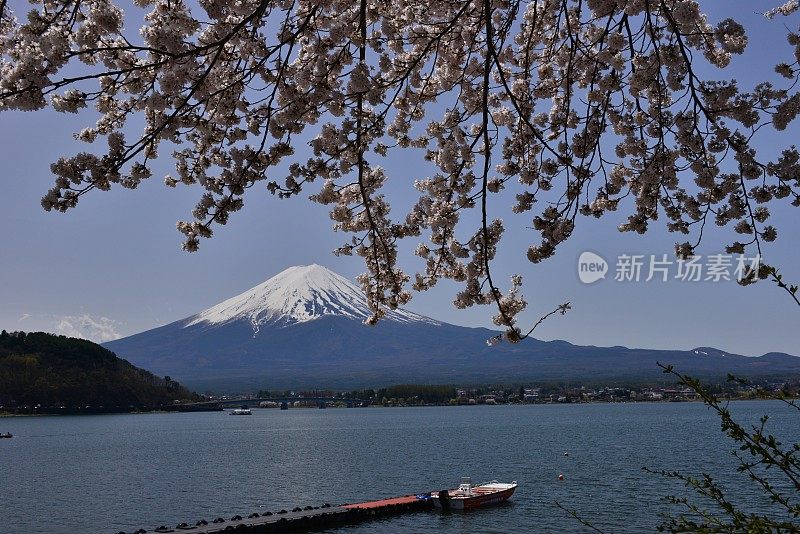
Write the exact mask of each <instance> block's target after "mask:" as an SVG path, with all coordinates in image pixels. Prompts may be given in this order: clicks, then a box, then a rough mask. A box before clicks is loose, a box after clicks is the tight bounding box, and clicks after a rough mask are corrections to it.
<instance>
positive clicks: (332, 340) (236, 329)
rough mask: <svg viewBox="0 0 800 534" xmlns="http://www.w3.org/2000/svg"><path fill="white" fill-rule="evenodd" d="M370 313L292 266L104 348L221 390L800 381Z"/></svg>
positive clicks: (789, 369) (721, 361) (687, 355)
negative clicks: (508, 339)
mask: <svg viewBox="0 0 800 534" xmlns="http://www.w3.org/2000/svg"><path fill="white" fill-rule="evenodd" d="M370 314H371V312H370V310H369V307H368V306H367V301H366V298H365V297H364V295H363V293H362V292H361V289H360V288H358V286H356V285H355V284H354V283H353V282H351V281H349V280H347V279H346V278H344V277H342V276H339V275H338V274H336V273H334V272H332V271H330V270H329V269H326V268H325V267H321V266H319V265H308V266H298V267H290V268H288V269H286V270H285V271H283V272H281V273H279V274H277V275H275V276H273V277H272V278H270V279H269V280H267V281H266V282H264V283H262V284H259V285H257V286H255V287H253V288H251V289H248V290H247V291H245V292H244V293H241V294H240V295H237V296H235V297H232V298H230V299H227V300H225V301H223V302H220V303H219V304H217V305H215V306H211V307H210V308H207V309H205V310H203V311H201V312H200V313H197V314H195V315H192V316H190V317H187V318H185V319H181V320H179V321H175V322H174V323H171V324H168V325H165V326H161V327H158V328H154V329H152V330H148V331H146V332H142V333H139V334H135V335H133V336H129V337H126V338H123V339H118V340H116V341H111V342H109V343H105V344H104V346H105V347H106V348H108V349H110V350H112V351H114V352H115V353H117V355H119V356H121V357H123V358H126V359H127V360H128V361H130V362H131V363H133V364H134V365H136V366H138V367H143V368H145V369H147V370H149V371H152V372H154V373H156V374H159V375H169V376H171V377H172V378H176V379H177V380H179V381H180V382H183V383H184V384H186V385H188V386H190V387H193V388H196V389H201V390H212V391H221V392H225V391H227V392H237V391H253V390H258V389H261V388H266V389H270V388H279V389H287V388H300V387H321V388H350V387H375V386H384V385H389V384H400V383H438V384H453V383H461V384H488V383H495V384H497V383H520V382H548V381H562V380H573V381H582V382H586V383H590V382H591V383H601V384H605V385H608V384H613V383H620V382H624V381H637V382H639V383H641V382H642V381H649V382H657V381H663V380H665V379H664V375H663V374H662V373H661V369H660V368H659V367H658V366H657V365H656V362H657V361H658V362H662V363H670V364H673V365H674V366H675V368H676V369H678V370H680V371H681V372H685V373H687V374H690V375H693V376H696V377H704V378H706V377H707V378H716V379H723V380H724V378H725V376H726V374H727V373H729V372H730V373H734V374H736V375H738V376H746V377H750V378H754V377H759V376H776V377H783V378H785V377H787V376H800V358H797V357H794V356H790V355H788V354H782V353H769V354H765V355H764V356H760V357H756V358H749V357H745V356H739V355H737V354H731V353H729V352H722V351H720V350H717V349H713V348H705V347H703V348H698V349H695V350H687V351H681V350H650V349H629V348H626V347H591V346H589V347H581V346H577V345H572V344H570V343H567V342H565V341H539V340H536V339H527V340H525V341H524V342H522V343H518V344H515V345H510V344H508V343H501V344H499V345H496V346H493V347H489V346H487V344H486V340H487V339H489V338H490V337H493V336H495V335H497V332H496V331H494V330H489V329H486V328H466V327H463V326H456V325H452V324H448V323H444V322H439V321H436V320H434V319H430V318H428V317H425V316H423V315H418V314H416V313H412V312H410V311H407V310H402V309H399V310H387V314H386V317H384V318H383V319H382V320H381V321H379V322H378V324H377V325H376V326H366V325H364V324H363V322H364V319H365V318H367V317H369V315H370ZM622 334H623V333H622V332H621V335H622Z"/></svg>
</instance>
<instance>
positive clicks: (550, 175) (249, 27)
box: [0, 0, 800, 341]
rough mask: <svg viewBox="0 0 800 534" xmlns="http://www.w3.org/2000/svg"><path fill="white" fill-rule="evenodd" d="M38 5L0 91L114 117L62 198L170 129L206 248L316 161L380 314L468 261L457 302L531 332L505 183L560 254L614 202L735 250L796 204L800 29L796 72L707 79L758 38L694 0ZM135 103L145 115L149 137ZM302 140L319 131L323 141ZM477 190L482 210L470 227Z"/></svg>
mask: <svg viewBox="0 0 800 534" xmlns="http://www.w3.org/2000/svg"><path fill="white" fill-rule="evenodd" d="M33 3H34V5H35V7H34V8H33V9H32V10H31V11H30V12H29V13H28V14H27V16H26V17H24V19H23V18H17V17H16V16H15V15H14V14H13V13H12V11H11V7H10V6H7V5H6V2H5V1H3V2H2V4H0V111H2V110H10V109H16V110H36V109H41V108H45V107H47V106H52V108H53V109H55V110H56V111H59V112H67V113H76V112H78V111H79V110H81V109H82V108H85V107H87V106H93V107H94V109H95V110H96V111H97V113H98V114H99V118H98V120H97V121H96V123H95V124H93V125H90V126H88V127H87V128H85V129H84V130H82V131H81V132H79V133H77V134H76V137H77V138H78V139H80V140H82V141H85V142H87V143H96V142H98V141H99V139H100V138H105V143H106V144H107V148H100V149H96V150H94V151H92V152H91V153H89V152H84V153H79V154H77V155H75V156H70V157H64V158H61V159H60V160H59V161H57V162H56V163H54V164H53V166H52V170H53V173H54V174H55V175H56V183H55V186H54V187H53V189H51V190H50V191H49V192H48V193H47V195H46V196H45V197H44V198H43V200H42V205H43V206H44V208H45V209H47V210H59V211H65V210H67V209H68V208H71V207H73V206H75V205H76V203H77V201H78V199H79V197H80V196H82V195H83V194H85V193H87V192H88V191H90V190H93V189H101V190H107V189H109V188H111V187H112V186H117V185H119V186H122V187H126V188H135V187H136V186H137V185H138V184H139V183H140V182H141V181H142V180H144V179H147V178H149V177H150V176H151V170H150V164H151V162H152V161H153V160H154V159H155V158H157V157H158V155H159V149H160V148H163V147H164V146H165V144H166V146H168V147H171V148H172V149H173V153H172V156H173V158H174V160H175V172H174V174H171V175H169V176H166V177H165V183H166V184H167V185H168V186H170V187H175V186H178V185H196V186H199V188H201V189H202V190H203V194H202V196H201V198H200V201H199V202H198V204H197V207H196V208H195V210H194V212H193V220H192V221H188V222H180V223H178V229H179V230H180V231H181V232H182V233H183V234H184V235H185V237H186V241H185V245H184V246H185V248H186V249H187V250H189V251H192V250H196V249H197V247H198V244H199V240H200V238H207V237H210V236H211V235H212V230H213V226H214V224H225V223H226V222H227V221H228V218H229V216H230V215H231V213H233V212H235V211H237V210H239V209H241V208H242V207H243V203H244V195H245V191H246V190H248V189H249V188H251V187H252V186H254V185H256V184H263V185H264V186H266V188H267V189H268V190H269V191H270V192H271V193H273V194H275V195H278V196H280V197H282V198H286V197H291V196H296V195H298V194H300V193H301V192H304V191H307V187H308V186H309V184H310V183H311V182H316V183H317V184H318V185H317V186H316V187H315V188H314V189H312V190H311V191H310V193H311V198H312V199H313V200H314V201H316V202H319V203H322V204H325V205H328V206H330V214H331V219H332V220H333V222H334V228H335V229H336V230H339V231H343V232H347V233H350V234H352V239H351V240H349V241H348V242H347V244H345V245H343V246H342V247H340V248H339V249H338V250H337V251H336V252H337V253H339V254H353V253H355V254H357V255H358V256H361V257H363V258H364V261H365V264H366V266H367V272H366V273H365V274H364V275H363V276H362V277H361V279H360V281H361V283H362V285H363V287H364V290H365V292H366V294H367V296H368V299H369V303H370V305H371V307H372V308H373V310H374V312H375V313H374V316H373V317H372V318H371V319H370V320H369V321H368V322H370V323H374V322H375V321H377V320H378V319H379V318H380V316H381V315H382V313H383V311H382V309H384V308H386V307H388V308H395V307H397V306H400V305H402V304H404V303H406V302H407V301H408V300H409V299H410V297H411V295H410V293H409V291H408V289H409V284H411V287H413V289H416V290H425V289H428V288H430V287H432V286H433V285H434V284H436V282H437V280H439V279H440V278H442V277H444V278H449V279H453V280H456V281H459V282H461V283H463V290H462V291H460V292H459V293H458V295H457V297H456V301H455V304H456V306H458V307H468V306H472V305H475V304H490V303H493V304H494V305H496V306H497V309H498V314H497V316H496V317H495V319H494V320H495V323H496V324H498V325H500V326H504V327H505V328H506V329H507V338H508V339H509V340H511V341H516V340H518V339H521V338H523V337H524V336H525V335H526V334H523V333H522V331H521V330H520V328H519V327H518V326H517V324H516V316H517V315H518V314H519V313H520V312H521V311H522V310H523V309H525V307H526V302H525V300H524V299H523V297H522V296H521V294H520V284H521V279H519V277H514V279H513V280H512V284H511V288H510V290H508V291H505V292H503V291H501V289H500V288H499V285H498V284H497V283H496V281H495V280H493V279H492V275H491V269H490V266H491V262H492V260H493V258H494V257H495V255H496V252H497V247H498V244H499V241H500V239H501V236H502V234H503V230H504V224H506V223H504V222H503V221H501V220H499V219H496V218H495V217H493V216H492V207H493V206H495V205H497V203H498V202H512V203H513V208H514V211H515V212H516V213H519V214H527V215H524V216H525V217H527V218H528V221H529V222H526V226H530V227H532V228H533V230H534V231H535V232H536V233H537V234H538V235H539V239H538V240H537V242H535V243H534V244H532V245H531V246H530V247H529V249H528V250H527V257H528V259H529V260H530V261H532V262H539V261H542V260H544V259H546V258H548V257H550V256H552V255H553V254H554V252H555V251H556V249H557V247H558V245H559V244H561V243H562V242H564V241H565V240H566V239H567V238H569V237H570V235H571V234H572V233H573V231H574V228H575V225H576V220H577V217H578V215H582V216H592V217H600V216H602V215H603V214H604V213H606V212H608V211H615V210H617V209H620V208H625V209H629V210H630V214H629V216H628V219H627V222H626V223H625V224H623V225H621V227H620V230H621V231H633V232H638V233H644V232H645V231H646V230H647V229H648V227H649V225H650V223H651V222H652V221H655V220H657V219H658V218H659V217H662V216H663V217H665V218H666V219H667V226H668V228H669V229H670V230H671V231H674V232H678V233H682V234H689V235H692V234H693V235H694V236H695V238H696V239H698V240H699V236H700V235H701V234H702V228H703V227H704V226H705V223H706V222H707V220H709V219H711V220H713V221H714V223H716V224H717V225H720V226H724V225H732V227H733V228H734V229H735V231H736V232H738V233H739V234H741V235H742V236H743V237H742V238H741V241H736V242H734V243H732V244H730V246H729V247H728V252H729V253H743V252H744V250H745V248H748V247H750V248H752V247H755V248H757V249H758V252H759V253H760V247H761V243H762V241H772V240H774V239H775V238H776V236H777V231H776V229H775V228H774V227H773V226H771V225H770V224H768V219H769V216H770V212H769V208H768V204H769V203H771V202H774V201H778V200H785V201H788V202H791V203H792V204H793V205H795V206H798V205H800V194H799V193H798V189H799V188H800V154H798V151H797V149H796V148H795V147H793V146H790V147H786V148H785V150H784V151H783V153H782V154H781V156H780V157H779V158H778V159H777V160H776V161H764V160H763V159H762V158H761V157H759V154H758V153H757V152H756V150H755V148H754V147H753V144H752V142H751V141H752V138H753V136H754V134H755V133H756V132H757V131H758V130H760V129H762V128H774V129H776V130H784V129H785V128H786V127H787V126H788V125H789V123H790V122H791V121H792V120H794V119H795V118H796V117H797V115H798V113H800V94H799V93H798V92H797V91H796V90H794V89H792V88H791V87H792V86H793V85H792V84H793V83H795V82H796V81H797V79H798V74H799V73H800V69H799V68H798V65H799V63H798V62H799V61H800V34H798V33H793V32H792V33H790V34H789V35H788V42H789V45H790V46H791V49H792V50H791V54H790V55H788V56H787V57H786V58H785V60H784V61H782V62H780V63H778V64H777V65H776V67H775V70H776V73H777V74H778V75H780V77H782V78H785V79H788V82H787V83H788V84H789V88H788V89H784V88H780V87H778V86H777V85H775V84H774V83H772V82H766V81H765V82H763V83H761V84H759V85H757V86H756V87H754V88H752V89H748V90H744V89H741V88H740V87H739V86H738V84H737V83H736V82H735V81H733V80H732V79H723V80H704V79H700V77H699V76H698V75H697V74H696V65H697V64H698V62H705V63H706V64H710V65H712V66H714V67H717V68H719V69H725V68H726V67H728V65H729V63H730V59H731V56H732V55H733V54H741V53H742V52H744V50H745V48H746V46H747V43H748V38H747V34H746V32H745V29H744V28H743V27H742V25H741V24H739V23H738V22H736V21H735V20H732V19H726V20H723V21H721V22H719V23H717V24H713V23H712V22H710V21H709V19H708V17H707V16H706V15H705V14H704V13H703V12H702V9H701V6H700V4H699V2H698V1H696V0H659V1H653V0H650V1H648V0H585V1H583V0H539V1H536V2H522V1H520V0H426V1H424V2H419V1H416V0H394V1H391V2H383V1H379V0H359V1H358V2H352V1H343V0H325V1H320V0H199V1H198V2H197V4H194V3H192V4H188V3H185V2H183V1H181V0H136V5H137V6H138V7H137V9H141V10H143V11H144V12H145V14H144V16H143V18H142V20H143V24H142V26H141V28H139V31H138V35H137V34H136V33H135V32H133V33H132V32H129V31H126V29H125V28H124V24H123V23H124V21H125V15H124V14H123V12H122V10H121V9H120V7H119V6H117V5H115V4H114V3H113V2H112V0H41V1H38V2H37V1H34V2H33ZM795 10H797V2H787V3H786V4H784V5H783V6H780V7H778V8H776V9H775V10H773V11H770V12H768V13H767V15H768V16H774V15H775V14H781V15H788V14H790V13H792V12H793V11H795ZM134 117H136V118H143V120H144V129H143V130H142V131H141V133H140V134H136V135H134V136H131V133H132V131H133V130H134V128H133V127H132V126H131V125H130V124H129V123H131V122H134V121H131V119H132V118H134ZM137 124H138V122H137ZM298 138H302V139H311V141H310V148H311V152H312V156H311V157H310V158H308V159H306V160H305V161H303V160H300V159H299V158H295V157H294V156H295V146H296V144H297V142H298V141H297V139H298ZM404 149H410V150H408V152H409V154H411V153H419V152H420V151H421V152H422V153H424V154H425V159H426V160H427V161H428V162H429V163H430V167H429V168H432V169H433V171H432V172H430V173H429V174H428V175H426V176H411V178H413V179H415V182H414V184H415V186H416V188H417V190H418V192H419V198H418V200H417V202H416V203H415V205H414V206H413V208H412V209H411V210H410V211H409V212H408V213H406V214H401V215H400V216H399V217H396V218H393V217H392V215H391V214H390V202H389V199H387V198H386V197H385V195H384V193H383V191H384V189H383V187H384V185H385V184H386V182H387V181H388V180H390V179H393V178H392V177H390V176H388V175H387V174H386V172H385V171H384V170H383V169H382V168H381V166H380V159H381V158H383V157H384V156H385V155H386V154H387V153H388V152H389V151H392V152H395V151H402V150H404ZM404 178H406V177H402V178H400V179H404ZM319 184H321V185H319ZM467 210H476V211H477V212H479V215H480V216H479V220H480V221H481V222H480V223H479V224H478V225H477V227H473V228H464V226H466V224H467V223H464V222H462V221H461V219H462V215H463V214H465V213H466V211H467ZM473 219H475V218H473ZM408 238H415V239H416V240H417V241H418V243H417V248H416V254H417V255H418V256H419V257H420V258H422V260H423V261H424V264H425V267H424V269H423V270H422V271H421V272H419V273H417V274H416V275H414V276H413V282H412V277H411V276H409V275H407V274H405V273H404V272H403V271H402V270H401V269H399V268H398V266H397V255H398V245H399V243H400V242H401V241H402V240H404V239H408ZM697 242H699V241H695V242H694V243H691V242H689V241H685V242H683V243H681V244H679V245H678V246H677V247H676V251H677V253H678V254H679V255H681V256H689V255H691V254H692V252H693V250H694V248H695V247H696V246H697ZM566 309H568V305H566V304H565V305H562V306H561V307H559V309H558V310H557V311H561V312H562V313H563V312H564V311H566ZM537 324H538V323H537Z"/></svg>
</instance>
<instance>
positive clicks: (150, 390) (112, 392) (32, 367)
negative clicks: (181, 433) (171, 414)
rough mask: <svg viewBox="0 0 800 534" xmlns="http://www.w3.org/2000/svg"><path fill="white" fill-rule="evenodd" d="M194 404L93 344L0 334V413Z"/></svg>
mask: <svg viewBox="0 0 800 534" xmlns="http://www.w3.org/2000/svg"><path fill="white" fill-rule="evenodd" d="M198 399H199V396H198V395H196V394H195V393H192V392H191V391H189V390H187V389H186V388H184V387H183V386H181V385H180V384H178V383H177V382H175V381H173V380H170V378H169V377H165V378H160V377H158V376H156V375H154V374H152V373H150V372H149V371H145V370H143V369H139V368H138V367H135V366H133V365H132V364H130V363H129V362H128V361H127V360H123V359H120V358H117V356H116V355H115V354H114V353H113V352H111V351H109V350H107V349H104V348H103V347H101V346H100V345H97V344H96V343H92V342H91V341H87V340H85V339H77V338H69V337H65V336H56V335H53V334H46V333H44V332H35V333H29V334H26V333H25V332H13V333H8V332H6V331H5V330H3V332H2V333H0V411H23V412H24V411H33V408H34V407H35V406H37V405H38V406H39V407H38V408H37V409H36V411H39V412H67V413H69V412H76V411H80V412H86V411H95V412H103V411H106V412H113V411H131V410H135V409H152V408H156V407H158V406H159V405H162V404H171V403H173V401H175V400H198Z"/></svg>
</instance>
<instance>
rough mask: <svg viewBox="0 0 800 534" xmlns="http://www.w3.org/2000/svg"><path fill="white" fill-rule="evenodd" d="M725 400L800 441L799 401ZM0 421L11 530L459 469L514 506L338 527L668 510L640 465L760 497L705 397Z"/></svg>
mask: <svg viewBox="0 0 800 534" xmlns="http://www.w3.org/2000/svg"><path fill="white" fill-rule="evenodd" d="M732 407H733V411H734V413H735V414H737V415H738V416H739V417H741V418H742V419H743V420H747V421H751V422H755V421H756V420H757V418H758V417H759V416H760V415H762V414H764V413H770V414H771V415H772V416H773V417H772V420H771V422H770V425H771V427H772V428H773V429H774V430H775V431H776V433H777V434H779V435H780V436H781V437H783V438H784V439H785V440H786V441H792V442H794V441H800V425H797V417H798V416H797V415H796V414H793V413H792V412H791V411H789V410H788V409H786V408H784V407H782V405H781V404H779V403H776V402H772V403H767V402H738V403H734V404H733V405H732ZM6 431H10V432H12V433H13V434H14V435H15V437H14V439H10V440H0V532H10V533H27V532H31V533H35V532H42V533H45V532H46V533H51V532H55V533H60V532H65V533H66V532H108V533H112V532H118V531H121V530H124V531H133V530H135V529H138V528H141V527H144V528H146V529H148V530H151V529H153V528H155V527H157V526H159V525H161V524H166V525H169V526H174V525H176V524H178V523H180V522H183V521H186V522H190V523H193V522H194V521H196V520H198V519H201V518H204V519H207V520H210V519H213V518H214V517H217V516H223V517H226V518H229V517H231V516H233V515H235V514H241V515H243V516H246V515H247V514H249V513H251V512H254V511H260V512H264V511H267V510H273V511H276V510H279V509H281V508H292V507H294V506H298V505H299V506H305V505H309V504H310V505H319V504H322V503H324V502H330V503H332V504H340V503H343V502H355V501H361V500H371V499H376V498H380V497H388V496H395V495H402V494H408V493H415V492H420V491H424V490H425V491H427V490H438V489H442V488H445V487H451V486H454V485H456V484H457V482H458V478H459V477H461V476H471V477H472V478H473V481H484V480H490V479H498V480H501V481H511V480H517V481H518V482H519V488H518V490H517V493H516V494H515V495H514V498H513V502H512V503H511V504H509V505H507V506H501V507H497V508H493V509H487V510H483V511H477V512H473V513H469V514H466V515H465V514H460V515H459V514H453V515H440V514H436V513H423V514H415V515H410V516H402V517H397V518H392V519H388V520H383V521H380V522H376V523H369V524H364V525H361V526H357V527H350V528H348V529H346V531H347V532H363V533H366V532H519V533H529V532H576V531H580V525H579V524H578V523H577V522H576V521H575V520H574V519H572V518H570V517H569V516H567V515H566V514H565V513H564V512H563V511H561V510H559V509H558V508H557V507H556V506H555V504H554V501H556V500H558V501H559V502H561V503H563V504H564V505H566V506H568V507H570V508H573V509H575V510H577V511H578V512H579V513H580V514H581V516H582V517H584V518H585V519H587V520H590V521H592V522H594V523H595V524H597V525H598V526H599V527H601V528H603V529H604V530H606V531H611V532H643V531H652V530H654V529H655V527H656V525H657V524H658V523H659V520H660V519H659V517H658V515H657V514H658V513H660V512H665V511H669V510H670V508H669V507H668V505H667V504H666V503H665V502H664V500H663V497H664V496H666V495H668V494H670V493H673V494H674V493H678V494H686V490H684V489H683V488H682V487H681V486H680V485H676V484H675V483H674V482H672V481H669V480H666V479H663V478H661V477H659V476H657V475H652V474H648V473H645V472H643V471H642V467H643V466H648V467H651V468H662V469H680V470H685V471H688V472H693V473H699V472H700V471H707V472H710V473H712V474H715V475H717V476H718V477H719V478H720V479H721V480H722V481H723V482H724V483H725V485H726V487H728V489H729V490H730V492H731V495H732V496H733V497H734V500H738V501H741V502H747V503H748V504H749V505H750V506H754V507H756V508H758V507H760V505H761V503H760V501H759V500H758V499H757V498H756V495H757V494H753V493H750V492H749V490H748V487H749V486H748V485H747V484H745V483H743V478H742V477H741V476H740V475H737V474H735V473H734V472H733V471H734V469H733V468H734V466H735V463H734V461H735V460H734V459H733V458H732V457H731V455H730V451H731V450H732V448H731V442H730V441H728V440H727V438H725V437H724V436H723V435H722V434H721V433H720V431H719V423H718V420H717V418H716V417H715V416H714V415H713V414H712V413H710V412H709V411H708V410H707V409H706V408H705V407H704V406H703V405H701V404H698V403H660V404H590V405H587V404H584V405H537V406H469V407H442V408H365V409H328V410H314V409H293V410H289V411H279V410H253V416H251V417H231V416H229V415H228V414H227V413H220V412H211V413H197V414H144V415H103V416H81V417H30V418H0V432H6ZM564 452H569V456H564ZM560 473H563V474H564V477H565V479H564V480H563V481H559V480H558V475H559V474H560ZM344 531H345V530H339V531H338V532H344Z"/></svg>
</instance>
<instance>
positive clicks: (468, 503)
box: [431, 477, 517, 510]
mask: <svg viewBox="0 0 800 534" xmlns="http://www.w3.org/2000/svg"><path fill="white" fill-rule="evenodd" d="M515 489H517V482H516V481H514V482H511V483H510V484H508V483H503V482H498V481H496V480H492V481H491V482H486V483H483V484H476V485H472V480H471V479H470V478H469V477H462V478H461V484H459V486H458V488H456V489H451V490H442V491H440V492H439V493H432V494H431V498H432V499H433V504H434V505H436V507H437V508H442V509H443V510H448V509H450V510H472V509H474V508H480V507H482V506H488V505H491V504H497V503H500V502H503V501H507V500H508V499H509V498H510V497H511V496H512V495H513V494H514V490H515Z"/></svg>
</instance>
